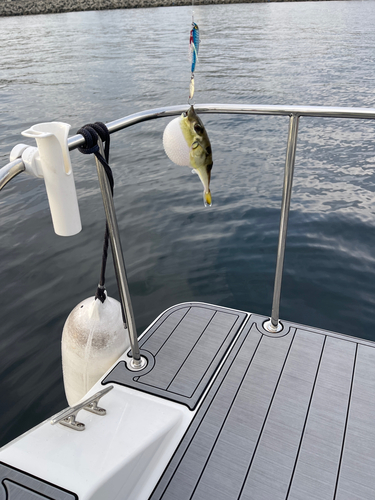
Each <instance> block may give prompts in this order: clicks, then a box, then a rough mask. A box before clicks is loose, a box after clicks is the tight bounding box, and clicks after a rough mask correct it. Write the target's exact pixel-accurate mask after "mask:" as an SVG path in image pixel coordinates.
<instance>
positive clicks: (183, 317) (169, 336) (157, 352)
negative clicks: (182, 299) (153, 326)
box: [142, 306, 191, 357]
mask: <svg viewBox="0 0 375 500" xmlns="http://www.w3.org/2000/svg"><path fill="white" fill-rule="evenodd" d="M190 310H191V306H189V308H188V310H187V311H186V313H185V314H184V315H183V316H182V318H181V319H180V321H179V322H178V323H177V325H176V326H175V327H174V328H173V330H172V331H171V333H170V334H169V335H168V337H167V338H166V339H165V341H164V342H163V343H162V344H161V346H160V347H159V349H158V350H157V351H156V352H155V354H154V357H156V355H157V354H159V352H160V351H161V349H162V348H163V347H164V346H165V344H166V343H167V342H168V340H169V339H170V338H171V336H172V335H173V334H174V332H175V331H176V328H177V327H178V326H179V325H180V324H181V322H182V320H183V319H185V317H186V315H187V314H188V312H189V311H190ZM168 318H169V316H168ZM168 318H165V321H167V319H168ZM163 323H164V321H163ZM163 323H161V324H160V325H159V326H158V329H159V328H160V327H161V325H162V324H163ZM149 338H150V337H149ZM147 340H148V339H147ZM146 342H147V341H146ZM146 342H145V343H146ZM143 346H144V344H142V347H143Z"/></svg>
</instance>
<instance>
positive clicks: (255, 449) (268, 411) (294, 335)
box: [237, 329, 297, 500]
mask: <svg viewBox="0 0 375 500" xmlns="http://www.w3.org/2000/svg"><path fill="white" fill-rule="evenodd" d="M296 333H297V329H295V330H294V334H293V338H292V340H291V342H290V345H289V347H288V351H287V353H286V356H285V359H284V363H283V366H282V368H281V370H280V373H279V377H278V379H277V382H276V385H275V389H274V391H273V394H272V398H271V401H270V404H269V406H268V410H267V413H266V415H265V417H264V420H263V424H262V428H261V430H260V433H259V436H258V439H257V442H256V445H255V447H254V451H253V456H252V457H251V460H250V463H249V467H248V468H247V472H246V475H245V478H244V480H243V482H242V486H241V490H240V492H239V494H238V497H237V499H238V500H240V498H241V496H242V493H243V490H244V487H245V484H246V481H247V478H248V477H249V473H250V469H251V466H252V465H253V461H254V458H255V455H256V452H257V450H258V446H259V442H260V440H261V437H262V434H263V431H264V427H265V426H266V422H267V419H268V415H269V413H270V411H271V408H272V404H273V401H274V399H275V395H276V392H277V389H278V387H279V384H280V380H281V377H282V375H283V373H284V369H285V365H286V363H287V361H288V358H289V354H290V351H291V349H292V345H293V343H294V339H295V338H296Z"/></svg>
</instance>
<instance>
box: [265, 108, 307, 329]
mask: <svg viewBox="0 0 375 500" xmlns="http://www.w3.org/2000/svg"><path fill="white" fill-rule="evenodd" d="M298 122H299V115H298V114H292V115H291V116H290V119H289V134H288V144H287V148H286V159H285V171H284V187H283V197H282V201H281V214H280V229H279V244H278V248H277V259H276V271H275V284H274V289H273V301H272V314H271V318H270V320H269V321H266V322H265V323H264V325H263V326H264V328H265V329H266V330H267V331H269V332H271V333H277V332H280V331H281V330H282V329H283V327H282V325H281V323H280V322H279V311H280V294H281V282H282V278H283V268H284V256H285V243H286V234H287V229H288V219H289V209H290V199H291V196H292V185H293V173H294V163H295V159H296V147H297V136H298Z"/></svg>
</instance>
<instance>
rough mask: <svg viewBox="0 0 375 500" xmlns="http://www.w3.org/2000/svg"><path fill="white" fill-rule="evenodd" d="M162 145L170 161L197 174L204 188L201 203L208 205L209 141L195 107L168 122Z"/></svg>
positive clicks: (210, 160) (209, 177)
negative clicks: (187, 167)
mask: <svg viewBox="0 0 375 500" xmlns="http://www.w3.org/2000/svg"><path fill="white" fill-rule="evenodd" d="M163 144H164V149H165V152H166V153H167V156H168V157H169V159H170V160H172V161H173V162H174V163H176V164H177V165H181V166H190V167H191V168H193V169H194V170H195V172H196V173H197V174H198V175H199V178H200V180H201V182H202V184H203V187H204V191H203V201H204V204H205V206H211V205H212V198H211V191H210V181H211V170H212V165H213V161H212V149H211V143H210V140H209V138H208V134H207V132H206V129H205V127H204V125H203V123H202V121H201V119H200V118H199V116H198V115H197V114H196V112H195V109H194V106H192V105H191V106H190V108H189V109H188V111H186V112H184V113H182V115H181V116H179V117H178V118H175V119H174V120H172V121H171V122H169V123H168V125H167V127H166V128H165V130H164V136H163Z"/></svg>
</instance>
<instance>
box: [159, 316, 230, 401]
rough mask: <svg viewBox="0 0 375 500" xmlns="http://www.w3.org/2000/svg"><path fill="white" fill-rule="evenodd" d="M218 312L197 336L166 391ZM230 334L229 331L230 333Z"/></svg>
mask: <svg viewBox="0 0 375 500" xmlns="http://www.w3.org/2000/svg"><path fill="white" fill-rule="evenodd" d="M216 314H217V311H215V312H214V314H213V315H212V316H211V318H210V320H209V322H208V323H207V325H206V326H205V327H204V329H203V331H202V333H201V334H200V335H199V337H198V338H197V340H196V341H195V342H194V345H193V347H192V348H191V349H190V351H189V352H188V353H187V355H186V356H185V359H184V361H183V362H182V363H181V366H180V367H179V369H178V370H177V372H176V373H175V374H174V376H173V378H172V380H171V381H170V382H169V384H168V385H167V388H166V389H165V390H166V391H168V389H169V387H170V386H171V384H172V382H173V381H174V380H175V378H176V377H177V375H178V374H179V373H180V371H181V369H182V367H183V366H184V365H185V363H186V361H187V359H188V357H189V356H190V354H191V353H192V352H193V350H194V349H195V347H196V346H197V344H198V342H199V341H200V339H201V338H202V337H203V334H204V332H205V331H206V330H207V328H208V327H209V325H210V324H211V322H212V320H213V319H214V317H215V316H216ZM228 334H229V333H228Z"/></svg>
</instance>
